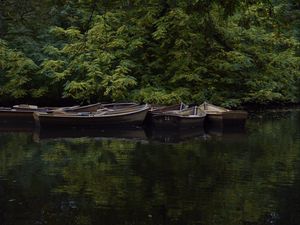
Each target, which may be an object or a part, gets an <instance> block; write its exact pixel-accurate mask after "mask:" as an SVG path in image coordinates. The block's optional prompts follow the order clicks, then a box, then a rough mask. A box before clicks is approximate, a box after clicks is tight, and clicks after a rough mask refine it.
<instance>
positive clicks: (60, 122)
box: [34, 107, 149, 128]
mask: <svg viewBox="0 0 300 225" xmlns="http://www.w3.org/2000/svg"><path fill="white" fill-rule="evenodd" d="M148 110H149V108H148V107H147V108H145V109H143V110H140V111H137V112H131V113H126V114H123V115H112V116H110V115H107V116H70V115H68V114H64V115H54V114H53V115H51V114H39V113H34V118H35V121H36V125H38V126H40V127H94V128H102V127H134V126H141V125H142V124H143V121H144V119H145V117H146V114H147V112H148Z"/></svg>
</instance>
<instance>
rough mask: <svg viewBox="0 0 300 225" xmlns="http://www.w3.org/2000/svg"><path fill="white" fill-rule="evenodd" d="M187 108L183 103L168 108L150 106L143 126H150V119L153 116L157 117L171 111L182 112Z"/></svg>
mask: <svg viewBox="0 0 300 225" xmlns="http://www.w3.org/2000/svg"><path fill="white" fill-rule="evenodd" d="M186 108H188V106H187V105H185V104H183V103H179V104H175V105H169V106H164V105H151V108H150V110H149V111H148V113H147V116H146V119H145V121H144V123H145V125H151V123H152V117H153V116H154V115H159V114H161V113H163V112H167V111H171V110H183V109H186Z"/></svg>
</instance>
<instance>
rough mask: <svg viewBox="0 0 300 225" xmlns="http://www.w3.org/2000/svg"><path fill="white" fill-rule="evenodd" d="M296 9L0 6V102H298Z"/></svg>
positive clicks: (294, 3)
mask: <svg viewBox="0 0 300 225" xmlns="http://www.w3.org/2000/svg"><path fill="white" fill-rule="evenodd" d="M299 25H300V2H299V0H241V1H235V0H148V1H143V0H126V1H125V0H122V1H117V0H39V1H36V0H1V1H0V102H2V103H4V102H6V103H7V102H16V101H19V102H24V101H26V102H37V103H45V101H49V102H59V101H63V99H69V100H73V101H77V102H81V103H83V102H95V101H132V100H133V101H139V102H149V103H164V104H171V103H174V102H178V101H184V102H187V103H200V102H202V101H204V100H207V101H210V102H213V103H216V104H221V105H223V106H227V107H238V106H241V105H247V104H271V103H272V104H273V103H280V104H281V103H299V102H300V79H299V78H300V49H299V43H300V27H299Z"/></svg>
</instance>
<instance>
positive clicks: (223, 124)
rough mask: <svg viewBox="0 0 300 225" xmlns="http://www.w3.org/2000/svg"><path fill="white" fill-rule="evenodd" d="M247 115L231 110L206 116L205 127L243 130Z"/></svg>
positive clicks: (243, 112)
mask: <svg viewBox="0 0 300 225" xmlns="http://www.w3.org/2000/svg"><path fill="white" fill-rule="evenodd" d="M247 117H248V113H247V112H245V111H238V110H232V111H228V112H222V113H218V114H210V113H207V114H206V122H205V124H206V126H214V127H219V128H222V129H226V128H228V129H232V128H244V127H245V124H246V120H247Z"/></svg>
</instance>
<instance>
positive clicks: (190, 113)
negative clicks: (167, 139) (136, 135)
mask: <svg viewBox="0 0 300 225" xmlns="http://www.w3.org/2000/svg"><path fill="white" fill-rule="evenodd" d="M205 116H206V114H205V112H204V111H202V110H200V109H199V108H198V107H197V106H194V107H191V108H187V109H183V110H170V111H163V112H160V113H159V112H157V113H155V114H153V116H152V125H153V126H154V127H156V128H166V129H170V128H178V129H187V128H193V127H203V122H204V118H205Z"/></svg>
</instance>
